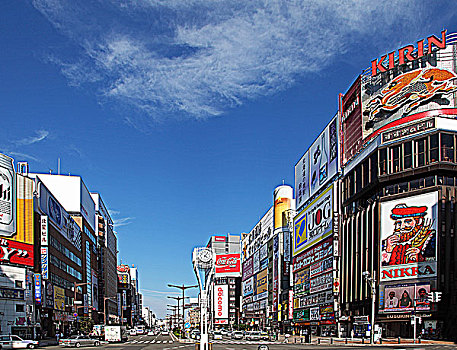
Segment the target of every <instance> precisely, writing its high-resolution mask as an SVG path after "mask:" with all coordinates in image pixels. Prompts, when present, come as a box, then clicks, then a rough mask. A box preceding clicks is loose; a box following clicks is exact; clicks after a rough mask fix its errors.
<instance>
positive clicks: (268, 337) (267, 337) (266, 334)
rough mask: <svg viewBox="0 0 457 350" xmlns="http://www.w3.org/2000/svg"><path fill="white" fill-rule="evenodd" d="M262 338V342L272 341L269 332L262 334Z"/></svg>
mask: <svg viewBox="0 0 457 350" xmlns="http://www.w3.org/2000/svg"><path fill="white" fill-rule="evenodd" d="M260 338H261V339H262V340H270V336H269V335H268V333H267V332H260Z"/></svg>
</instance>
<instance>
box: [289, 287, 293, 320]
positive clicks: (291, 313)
mask: <svg viewBox="0 0 457 350" xmlns="http://www.w3.org/2000/svg"><path fill="white" fill-rule="evenodd" d="M288 310H289V320H293V318H294V291H293V290H289V308H288Z"/></svg>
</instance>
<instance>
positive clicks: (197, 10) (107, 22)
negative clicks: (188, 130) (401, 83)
mask: <svg viewBox="0 0 457 350" xmlns="http://www.w3.org/2000/svg"><path fill="white" fill-rule="evenodd" d="M89 3H90V2H87V3H82V4H84V5H82V4H81V3H80V5H77V4H76V3H75V2H73V1H70V0H60V1H58V0H35V1H34V5H35V7H36V8H37V9H38V10H39V11H40V12H41V13H43V14H44V15H45V16H46V18H48V20H49V21H50V22H51V23H52V24H54V26H55V27H56V28H57V29H58V30H60V31H62V32H63V33H64V34H66V35H67V36H68V37H69V38H71V39H72V40H74V41H75V42H76V43H77V44H78V45H79V46H80V47H82V52H81V55H80V56H79V57H78V58H77V59H76V61H75V60H74V58H72V57H67V58H65V56H64V54H62V53H61V54H60V56H59V53H57V54H53V55H57V58H56V56H52V57H53V58H52V59H51V60H52V62H54V63H56V64H58V65H59V66H60V67H61V71H62V74H64V75H65V76H66V77H67V78H68V80H69V83H70V84H71V85H94V86H95V87H96V88H97V89H98V93H101V96H103V98H105V99H108V100H111V99H114V100H116V101H121V102H122V103H126V104H127V105H130V106H134V107H135V108H137V109H138V110H140V111H142V112H144V113H145V114H146V115H149V116H150V117H152V118H153V119H155V120H162V119H166V118H168V117H169V116H172V115H174V116H175V117H176V116H192V117H194V118H197V119H201V118H208V117H211V116H217V115H220V114H222V113H224V112H225V111H226V110H227V109H229V108H232V107H234V106H239V105H241V104H243V103H244V102H245V101H247V100H253V99H256V98H258V97H259V96H268V95H271V94H274V93H276V92H279V91H283V90H284V89H287V88H288V87H290V86H291V85H293V84H294V83H295V82H296V80H297V78H298V77H302V76H303V75H306V74H307V73H310V72H317V71H320V70H322V69H325V68H326V67H327V66H328V65H329V63H331V62H332V60H334V59H335V57H336V56H338V55H341V54H342V53H344V52H345V51H346V49H347V43H348V42H360V41H361V40H364V39H363V38H364V36H369V37H371V38H373V37H374V36H375V34H374V33H377V34H379V33H382V35H384V36H388V35H389V34H392V33H393V32H394V31H396V30H398V28H402V29H403V30H406V25H405V24H404V23H409V20H410V19H414V20H416V17H417V15H416V13H417V10H418V6H419V5H418V4H417V3H416V2H405V1H402V0H392V1H389V2H373V1H371V2H366V1H360V0H334V1H328V0H314V1H298V0H295V1H288V2H285V1H282V0H252V1H245V0H225V1H222V0H217V1H215V0H192V1H190V0H168V1H161V0H155V1H154V0H149V1H144V2H137V1H126V0H122V1H116V0H111V1H108V0H105V1H103V0H101V1H99V2H98V5H97V6H93V7H91V5H88V4H89ZM419 7H420V6H419ZM413 9H414V11H413ZM106 13H110V14H111V16H109V17H107V16H106ZM417 25H419V24H417ZM365 40H368V39H367V38H365ZM361 68H362V67H361ZM129 123H131V124H135V121H134V120H132V118H130V117H129Z"/></svg>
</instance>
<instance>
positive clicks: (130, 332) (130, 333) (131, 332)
mask: <svg viewBox="0 0 457 350" xmlns="http://www.w3.org/2000/svg"><path fill="white" fill-rule="evenodd" d="M129 335H132V336H133V335H137V332H136V329H135V328H132V329H131V330H129Z"/></svg>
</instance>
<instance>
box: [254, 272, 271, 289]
mask: <svg viewBox="0 0 457 350" xmlns="http://www.w3.org/2000/svg"><path fill="white" fill-rule="evenodd" d="M267 290H268V270H267V269H265V270H263V271H261V272H259V273H258V274H257V275H256V278H255V293H254V294H255V295H258V294H260V293H263V292H265V291H267Z"/></svg>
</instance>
